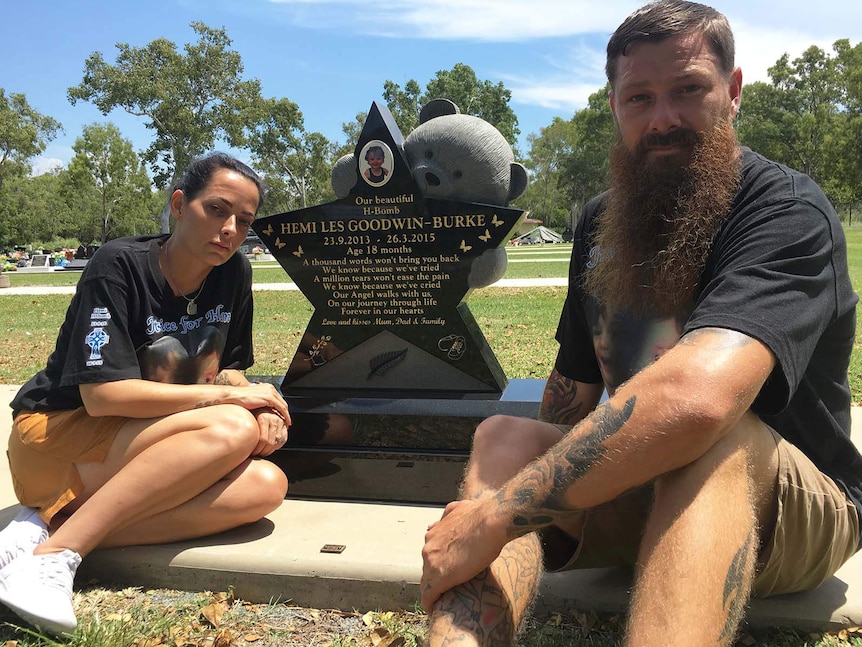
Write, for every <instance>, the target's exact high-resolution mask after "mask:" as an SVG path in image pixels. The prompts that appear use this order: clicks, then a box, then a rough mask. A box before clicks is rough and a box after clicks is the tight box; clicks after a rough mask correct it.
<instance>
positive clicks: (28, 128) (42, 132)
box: [0, 88, 62, 188]
mask: <svg viewBox="0 0 862 647" xmlns="http://www.w3.org/2000/svg"><path fill="white" fill-rule="evenodd" d="M59 130H62V126H61V125H60V122H58V121H56V120H55V119H53V118H52V117H48V116H45V115H42V114H40V113H38V112H37V111H36V110H34V109H33V108H32V107H31V106H30V104H29V103H28V102H27V98H26V97H25V96H24V95H23V94H16V93H12V94H10V95H8V96H7V95H6V91H5V90H4V89H3V88H0V188H2V186H3V183H4V182H5V180H7V179H9V178H11V177H22V176H25V175H27V174H28V173H29V172H30V166H29V162H30V160H31V159H33V158H34V157H36V156H37V155H39V154H40V153H41V152H42V151H44V150H45V146H46V145H47V144H48V142H49V141H51V140H52V139H54V137H55V136H56V135H57V132H58V131H59Z"/></svg>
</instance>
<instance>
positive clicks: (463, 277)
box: [255, 103, 524, 399]
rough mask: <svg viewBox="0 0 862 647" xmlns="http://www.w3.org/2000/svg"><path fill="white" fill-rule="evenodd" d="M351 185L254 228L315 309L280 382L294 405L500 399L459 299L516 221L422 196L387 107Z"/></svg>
mask: <svg viewBox="0 0 862 647" xmlns="http://www.w3.org/2000/svg"><path fill="white" fill-rule="evenodd" d="M354 164H355V172H356V174H357V182H356V184H355V185H354V188H353V189H352V190H351V192H350V194H349V195H348V196H347V197H345V198H342V199H340V200H336V201H334V202H330V203H327V204H323V205H319V206H315V207H310V208H306V209H300V210H297V211H291V212H288V213H283V214H279V215H275V216H271V217H268V218H264V219H261V220H259V221H258V222H257V223H256V224H255V231H256V232H257V234H258V235H259V236H260V238H261V240H262V241H263V243H264V244H265V245H266V247H267V248H269V250H270V251H271V252H272V253H273V255H274V256H275V258H276V260H278V262H279V263H280V264H281V266H282V267H283V268H284V269H285V270H286V271H287V273H288V274H289V275H290V277H291V278H292V279H293V280H294V282H295V283H296V285H297V286H298V287H299V289H300V290H301V291H302V292H303V294H304V295H305V296H306V298H307V299H308V300H309V301H310V302H311V304H312V305H313V306H314V314H313V316H312V319H311V321H310V322H309V324H308V327H307V329H306V331H305V335H304V336H303V338H302V342H301V344H300V346H299V348H298V349H297V351H296V354H295V355H294V357H293V360H292V362H291V364H290V366H289V368H288V369H287V373H286V374H285V376H284V379H283V380H282V383H281V389H282V392H283V393H284V394H285V395H290V396H303V397H313V398H321V399H331V398H339V399H342V398H347V397H386V398H399V397H446V398H453V397H468V398H469V397H478V398H481V397H489V398H495V397H499V396H500V394H501V393H502V392H503V390H504V389H505V387H506V383H507V380H506V376H505V374H504V372H503V370H502V368H501V367H500V365H499V363H498V362H497V359H496V357H495V356H494V353H493V351H492V350H491V348H490V347H489V346H488V343H487V342H486V340H485V337H484V336H483V335H482V332H481V330H480V329H479V326H478V325H477V324H476V321H475V320H474V318H473V316H472V315H471V313H470V310H469V308H468V307H467V304H466V303H465V302H464V299H465V298H466V296H467V295H468V293H469V292H470V290H471V289H472V288H473V287H475V286H476V285H477V284H479V283H480V281H481V279H480V278H477V277H478V276H479V275H480V274H482V273H483V271H484V267H483V265H482V263H483V254H484V253H485V252H488V251H490V250H495V249H496V248H498V247H500V246H501V245H504V244H505V243H506V242H507V241H508V240H509V238H510V235H511V234H512V231H513V230H514V229H515V228H516V227H517V225H518V223H519V221H520V219H521V218H522V217H523V215H524V212H523V211H520V210H516V209H509V208H505V207H500V206H492V205H486V204H475V203H466V202H455V201H450V200H440V199H434V198H425V197H423V196H422V195H420V194H419V192H418V188H417V183H416V182H415V181H414V178H413V176H412V175H411V171H410V167H409V165H408V161H407V159H405V156H404V153H403V137H402V135H401V133H400V132H399V130H398V127H397V126H396V125H395V122H394V120H393V119H392V116H391V115H390V114H389V111H388V110H387V109H386V107H385V106H382V105H379V104H377V103H375V104H373V105H372V107H371V110H370V112H369V114H368V119H367V121H366V123H365V127H364V129H363V131H362V134H361V136H360V138H359V142H358V143H357V145H356V152H355V155H354Z"/></svg>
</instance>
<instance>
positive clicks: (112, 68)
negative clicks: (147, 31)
mask: <svg viewBox="0 0 862 647" xmlns="http://www.w3.org/2000/svg"><path fill="white" fill-rule="evenodd" d="M191 28H192V30H193V31H194V32H195V34H197V35H198V41H197V42H196V43H193V44H186V45H185V47H184V51H183V52H179V51H178V50H177V46H176V45H175V44H174V43H173V42H171V41H169V40H167V39H164V38H158V39H156V40H153V41H152V42H150V43H149V44H148V45H146V46H144V47H132V46H130V45H129V44H127V43H118V44H117V46H116V47H117V59H116V63H115V64H111V63H108V62H107V61H106V60H105V57H104V55H103V54H102V53H101V52H95V53H93V54H91V55H90V57H89V58H87V60H86V62H85V64H84V78H83V80H82V81H81V83H80V84H79V85H77V86H74V87H71V88H69V90H68V97H69V101H71V102H72V104H75V103H76V102H78V101H90V102H92V103H93V104H94V105H95V106H96V107H97V108H99V110H101V111H102V113H103V114H106V115H107V114H108V113H109V112H110V111H111V110H113V109H114V108H121V109H123V110H125V111H126V112H128V113H129V114H132V115H135V116H138V117H143V118H145V119H146V122H145V125H146V127H147V128H149V129H151V130H153V131H154V139H153V142H152V143H151V144H150V146H149V147H148V148H147V149H146V150H145V151H144V153H143V157H144V159H145V161H146V162H147V163H148V164H149V165H150V168H151V170H152V172H153V176H154V180H155V183H156V186H158V187H162V188H164V187H167V186H168V185H170V184H172V183H173V182H174V181H175V180H176V178H177V176H178V174H179V173H181V172H182V171H183V170H184V169H185V168H186V167H187V166H188V164H189V161H190V160H191V159H192V158H193V157H196V156H198V155H201V154H203V153H205V152H207V151H209V150H211V149H212V148H213V147H214V145H215V142H216V141H217V140H219V139H226V140H227V142H228V143H229V144H234V143H235V142H238V141H240V140H241V136H242V128H243V125H244V124H245V123H246V122H247V120H248V117H249V111H250V110H252V109H253V107H254V105H255V102H256V101H257V100H259V98H260V82H259V81H258V80H257V79H251V80H243V79H242V74H243V64H242V58H241V56H240V54H239V52H236V51H234V50H232V49H231V42H232V41H231V39H230V38H229V37H228V35H227V31H226V30H224V29H213V28H211V27H207V26H206V25H205V24H204V23H202V22H193V23H191ZM167 224H168V216H167V210H165V211H163V213H162V228H163V229H164V230H167Z"/></svg>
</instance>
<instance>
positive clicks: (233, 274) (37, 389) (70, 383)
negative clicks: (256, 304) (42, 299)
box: [12, 235, 254, 411]
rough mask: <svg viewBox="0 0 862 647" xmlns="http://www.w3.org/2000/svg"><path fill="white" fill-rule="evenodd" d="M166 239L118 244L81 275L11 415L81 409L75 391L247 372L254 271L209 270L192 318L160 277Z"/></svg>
mask: <svg viewBox="0 0 862 647" xmlns="http://www.w3.org/2000/svg"><path fill="white" fill-rule="evenodd" d="M166 238H167V236H166V235H159V236H139V237H130V238H119V239H116V240H112V241H110V242H109V243H107V244H105V245H104V246H102V247H101V248H100V249H99V250H98V252H97V253H96V254H95V255H94V256H93V258H92V259H91V260H90V261H89V262H88V263H87V266H86V267H85V268H84V273H83V274H82V276H81V279H80V281H78V288H77V291H76V293H75V296H74V297H72V302H71V303H70V304H69V309H68V310H67V311H66V319H65V321H64V322H63V325H62V326H61V328H60V333H59V335H58V337H57V346H56V348H55V350H54V352H53V353H52V354H51V356H50V357H49V358H48V363H47V366H46V368H45V369H44V370H42V371H40V372H39V373H37V374H36V375H35V376H34V377H33V378H31V379H30V381H28V382H27V384H25V385H24V386H23V387H21V389H20V391H18V394H17V395H16V396H15V399H14V400H13V401H12V409H13V411H20V410H29V411H61V410H68V409H75V408H77V407H80V406H82V402H81V394H80V391H79V390H78V385H79V384H89V383H100V382H114V381H118V380H125V379H141V378H143V379H149V380H155V381H160V382H171V383H175V384H193V383H197V382H206V381H208V380H211V379H212V378H213V377H214V376H215V374H216V373H217V372H218V371H219V370H221V369H224V368H235V369H245V368H248V367H249V366H251V365H252V363H253V362H254V357H253V354H252V336H251V322H252V316H253V304H252V293H251V266H250V265H249V263H248V260H247V259H246V258H245V257H244V256H242V255H238V254H234V255H233V256H232V257H231V258H230V259H229V260H228V261H227V262H226V263H224V264H223V265H220V266H218V267H214V268H213V269H212V271H211V272H210V274H209V275H208V276H207V278H206V281H205V282H204V284H203V288H202V289H201V291H200V294H199V295H198V296H197V297H195V303H196V305H197V313H196V314H195V315H189V314H187V311H186V308H187V301H186V299H184V298H183V297H177V296H174V294H173V292H172V290H171V287H170V286H169V285H168V282H167V280H166V279H165V277H164V275H163V274H162V271H161V269H160V268H159V259H158V253H159V247H160V245H161V243H162V242H163V241H164V240H165V239H166Z"/></svg>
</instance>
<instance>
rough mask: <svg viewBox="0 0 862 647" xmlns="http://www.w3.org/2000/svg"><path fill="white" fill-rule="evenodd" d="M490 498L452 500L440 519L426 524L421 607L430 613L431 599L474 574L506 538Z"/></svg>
mask: <svg viewBox="0 0 862 647" xmlns="http://www.w3.org/2000/svg"><path fill="white" fill-rule="evenodd" d="M496 505H497V504H496V502H495V501H494V500H493V499H490V498H482V499H476V500H467V501H453V502H452V503H450V504H449V505H447V506H446V509H445V510H444V511H443V517H442V518H441V519H440V521H438V522H436V523H433V524H431V525H430V526H428V532H427V533H426V534H425V547H424V548H423V549H422V562H423V564H422V580H421V582H420V593H421V601H422V608H423V609H425V611H427V612H430V611H431V607H432V605H433V604H434V602H435V601H436V600H437V598H439V597H440V596H441V595H442V594H443V593H445V592H446V591H448V590H449V589H451V588H452V587H454V586H457V585H459V584H463V583H464V582H466V581H468V580H470V579H472V578H474V577H476V575H478V574H479V573H481V572H482V570H484V569H485V568H487V567H488V566H490V565H491V562H493V561H494V560H495V559H497V556H498V555H499V554H500V551H501V550H503V546H505V545H506V543H507V541H508V538H507V536H506V533H505V529H504V527H503V525H502V524H501V523H500V521H499V519H495V518H494V516H493V513H494V512H496Z"/></svg>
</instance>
